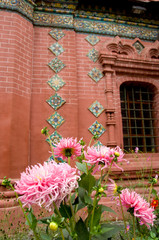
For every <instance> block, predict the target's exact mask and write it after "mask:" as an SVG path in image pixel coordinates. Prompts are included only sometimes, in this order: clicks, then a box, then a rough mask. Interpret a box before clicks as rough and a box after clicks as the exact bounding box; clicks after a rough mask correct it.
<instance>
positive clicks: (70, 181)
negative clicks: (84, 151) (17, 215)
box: [15, 161, 79, 208]
mask: <svg viewBox="0 0 159 240" xmlns="http://www.w3.org/2000/svg"><path fill="white" fill-rule="evenodd" d="M78 179H79V176H77V175H76V169H75V168H72V167H70V166H69V165H68V164H67V163H59V164H57V163H56V162H55V161H50V162H44V164H43V165H41V164H38V165H35V166H31V167H28V168H27V169H26V172H23V173H21V178H20V180H19V181H17V182H16V186H15V191H16V192H17V193H18V194H19V195H20V197H19V199H20V200H21V202H22V203H23V206H25V205H27V206H29V207H30V206H31V205H32V204H38V205H39V206H42V205H44V206H45V207H47V208H48V207H50V205H51V204H52V203H53V202H55V203H56V205H57V206H58V207H59V206H60V203H61V201H62V200H63V199H64V198H65V197H66V196H67V195H68V194H70V193H71V192H72V190H73V189H75V188H77V187H78V182H77V180H78Z"/></svg>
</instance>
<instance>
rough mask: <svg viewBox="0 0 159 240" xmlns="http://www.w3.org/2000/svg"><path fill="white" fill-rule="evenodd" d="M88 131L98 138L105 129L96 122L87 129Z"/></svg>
mask: <svg viewBox="0 0 159 240" xmlns="http://www.w3.org/2000/svg"><path fill="white" fill-rule="evenodd" d="M88 130H89V131H90V132H91V133H92V134H93V135H94V136H95V135H96V136H98V137H100V136H101V135H102V134H103V133H104V132H105V131H106V129H105V128H104V127H103V125H102V124H101V123H99V122H98V121H97V120H96V121H95V122H94V123H93V124H92V125H91V126H90V127H89V128H88Z"/></svg>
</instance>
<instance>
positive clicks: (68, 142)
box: [54, 138, 82, 160]
mask: <svg viewBox="0 0 159 240" xmlns="http://www.w3.org/2000/svg"><path fill="white" fill-rule="evenodd" d="M81 151H82V146H81V145H80V143H79V142H77V139H76V138H75V139H73V138H62V139H61V140H60V142H59V143H57V144H55V147H54V155H55V157H56V158H62V160H67V159H68V157H70V158H71V159H73V158H74V157H78V156H80V155H81Z"/></svg>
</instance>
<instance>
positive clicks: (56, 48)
mask: <svg viewBox="0 0 159 240" xmlns="http://www.w3.org/2000/svg"><path fill="white" fill-rule="evenodd" d="M49 49H50V51H51V52H52V53H53V54H55V56H59V55H60V54H61V53H63V52H64V49H63V47H62V46H61V45H60V44H59V43H58V42H56V43H54V44H52V45H51V46H50V47H49Z"/></svg>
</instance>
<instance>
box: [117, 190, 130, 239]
mask: <svg viewBox="0 0 159 240" xmlns="http://www.w3.org/2000/svg"><path fill="white" fill-rule="evenodd" d="M118 196H119V202H120V207H121V212H122V217H123V221H124V227H125V231H126V234H127V239H128V240H129V239H130V238H129V234H128V231H127V227H126V221H125V216H124V211H123V205H122V203H121V197H120V194H118Z"/></svg>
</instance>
